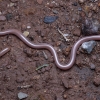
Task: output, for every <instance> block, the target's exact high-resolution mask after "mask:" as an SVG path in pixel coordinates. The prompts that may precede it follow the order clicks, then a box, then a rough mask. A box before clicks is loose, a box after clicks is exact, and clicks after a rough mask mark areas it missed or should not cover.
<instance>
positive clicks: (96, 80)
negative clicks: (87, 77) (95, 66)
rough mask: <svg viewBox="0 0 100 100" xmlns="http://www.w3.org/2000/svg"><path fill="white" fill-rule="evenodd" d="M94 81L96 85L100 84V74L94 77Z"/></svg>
mask: <svg viewBox="0 0 100 100" xmlns="http://www.w3.org/2000/svg"><path fill="white" fill-rule="evenodd" d="M93 83H94V85H95V86H100V75H97V76H96V77H94V80H93Z"/></svg>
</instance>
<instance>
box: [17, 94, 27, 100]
mask: <svg viewBox="0 0 100 100" xmlns="http://www.w3.org/2000/svg"><path fill="white" fill-rule="evenodd" d="M27 97H28V95H27V94H26V93H23V92H19V93H18V98H19V99H20V100H21V99H25V98H27Z"/></svg>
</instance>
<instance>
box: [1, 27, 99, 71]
mask: <svg viewBox="0 0 100 100" xmlns="http://www.w3.org/2000/svg"><path fill="white" fill-rule="evenodd" d="M8 34H9V35H10V34H13V35H15V36H17V37H18V38H19V39H20V40H21V41H22V42H23V43H25V44H26V45H27V46H28V47H31V48H33V49H47V50H49V51H50V52H51V53H52V55H53V57H54V61H55V64H56V66H57V67H58V68H60V69H62V70H68V69H70V68H71V67H72V66H73V64H74V63H75V58H76V52H77V50H78V48H79V46H80V45H81V44H82V43H83V42H86V41H89V40H100V35H94V36H87V37H84V38H81V39H79V40H78V41H77V42H76V43H75V44H74V46H73V47H72V50H71V54H70V60H69V62H68V63H67V64H65V65H63V64H61V63H60V62H59V59H58V56H57V53H56V51H55V49H54V48H53V46H51V45H49V44H46V43H32V42H31V41H29V40H28V39H27V38H26V37H24V36H23V34H22V33H21V32H20V31H18V30H16V29H9V30H7V31H2V32H0V36H3V35H8ZM9 50H10V49H9V48H5V49H4V50H2V51H1V52H0V56H3V55H4V54H5V53H7V52H8V51H9Z"/></svg>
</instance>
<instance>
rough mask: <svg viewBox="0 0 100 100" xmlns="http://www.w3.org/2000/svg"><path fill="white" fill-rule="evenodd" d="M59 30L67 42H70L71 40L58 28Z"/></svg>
mask: <svg viewBox="0 0 100 100" xmlns="http://www.w3.org/2000/svg"><path fill="white" fill-rule="evenodd" d="M57 30H58V32H59V33H60V34H61V35H62V36H63V37H64V39H65V40H66V41H70V39H68V38H67V37H66V36H65V35H64V34H63V33H62V32H61V31H60V30H59V28H58V29H57Z"/></svg>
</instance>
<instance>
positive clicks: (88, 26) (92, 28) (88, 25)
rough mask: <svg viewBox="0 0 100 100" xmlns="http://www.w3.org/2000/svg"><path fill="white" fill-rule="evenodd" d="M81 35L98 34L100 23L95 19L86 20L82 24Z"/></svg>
mask: <svg viewBox="0 0 100 100" xmlns="http://www.w3.org/2000/svg"><path fill="white" fill-rule="evenodd" d="M81 30H82V34H83V35H96V34H99V33H100V23H99V21H98V20H97V19H91V18H86V19H85V20H83V22H82V29H81Z"/></svg>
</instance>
